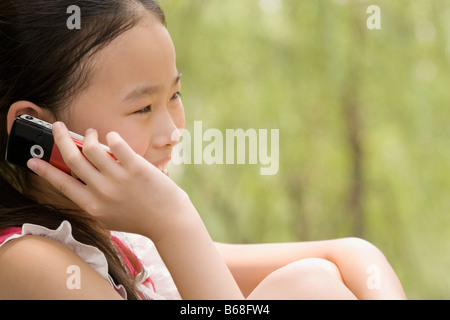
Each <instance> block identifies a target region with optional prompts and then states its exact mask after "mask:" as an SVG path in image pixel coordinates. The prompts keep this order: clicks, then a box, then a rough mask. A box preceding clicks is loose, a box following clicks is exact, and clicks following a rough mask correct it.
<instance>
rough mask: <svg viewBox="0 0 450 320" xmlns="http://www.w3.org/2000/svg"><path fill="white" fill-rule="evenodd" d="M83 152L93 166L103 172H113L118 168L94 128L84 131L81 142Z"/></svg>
mask: <svg viewBox="0 0 450 320" xmlns="http://www.w3.org/2000/svg"><path fill="white" fill-rule="evenodd" d="M83 154H84V156H85V157H86V158H87V159H88V160H89V161H90V162H91V163H92V164H93V165H94V167H96V168H97V169H98V170H100V171H101V172H103V173H113V172H114V171H115V170H117V168H118V165H117V161H116V160H115V159H113V157H112V156H111V154H109V153H108V152H107V151H106V150H105V149H104V146H102V145H101V144H100V142H99V141H98V133H97V131H96V130H94V129H88V130H87V131H86V134H85V138H84V142H83Z"/></svg>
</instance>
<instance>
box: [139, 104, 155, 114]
mask: <svg viewBox="0 0 450 320" xmlns="http://www.w3.org/2000/svg"><path fill="white" fill-rule="evenodd" d="M151 111H152V107H151V106H146V107H145V108H142V109H141V110H138V111H136V112H135V114H146V113H149V112H151Z"/></svg>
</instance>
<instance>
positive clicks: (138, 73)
mask: <svg viewBox="0 0 450 320" xmlns="http://www.w3.org/2000/svg"><path fill="white" fill-rule="evenodd" d="M177 74H178V71H177V68H176V57H175V48H174V46H173V43H172V40H171V38H170V35H169V33H168V31H167V29H166V28H165V26H164V25H163V24H162V23H161V22H159V20H157V19H156V18H155V17H153V16H151V15H149V16H148V17H146V18H144V19H143V20H142V21H141V22H140V23H139V24H138V25H136V26H135V27H133V28H132V29H130V30H128V31H126V32H125V33H123V34H121V35H120V36H119V37H117V38H116V39H115V40H114V41H113V42H111V43H110V44H109V45H108V46H107V47H105V48H104V49H102V50H101V51H100V52H98V54H97V55H96V56H95V57H94V59H93V61H92V76H91V79H90V87H91V89H92V90H101V91H102V92H104V93H107V94H114V95H117V94H119V93H123V92H127V91H129V90H131V89H133V88H136V87H139V86H161V85H164V84H165V83H166V82H170V84H172V82H173V78H174V77H176V76H177Z"/></svg>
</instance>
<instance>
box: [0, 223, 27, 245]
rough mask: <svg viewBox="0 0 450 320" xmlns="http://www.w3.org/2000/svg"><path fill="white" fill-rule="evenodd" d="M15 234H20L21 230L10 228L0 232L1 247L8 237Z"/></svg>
mask: <svg viewBox="0 0 450 320" xmlns="http://www.w3.org/2000/svg"><path fill="white" fill-rule="evenodd" d="M16 234H22V228H19V227H12V228H8V229H6V230H3V231H0V245H2V244H3V242H5V240H6V239H8V238H9V237H11V236H13V235H16Z"/></svg>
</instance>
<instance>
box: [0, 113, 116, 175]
mask: <svg viewBox="0 0 450 320" xmlns="http://www.w3.org/2000/svg"><path fill="white" fill-rule="evenodd" d="M69 133H70V136H71V138H72V140H73V141H74V142H75V144H76V146H77V147H78V148H79V149H80V150H82V149H83V141H84V137H83V136H81V135H79V134H76V133H73V132H69ZM102 147H103V148H104V149H105V150H106V151H107V152H108V153H109V154H110V155H111V156H112V157H113V158H114V156H113V155H112V154H111V151H110V150H109V148H108V147H107V146H104V145H102ZM31 158H38V159H42V160H44V161H46V162H49V163H50V164H51V165H53V166H54V167H56V168H58V169H60V170H61V171H63V172H65V173H67V174H72V170H71V169H70V168H69V167H68V166H67V165H66V163H65V162H64V160H63V157H62V156H61V152H60V151H59V149H58V147H57V145H56V144H55V139H54V137H53V132H52V125H51V124H50V123H48V122H45V121H43V120H40V119H37V118H35V117H32V116H30V115H26V114H24V115H21V116H19V117H17V118H16V119H15V120H14V123H13V125H12V128H11V133H10V135H9V139H8V144H7V149H6V161H8V162H9V163H12V164H14V165H18V166H21V167H23V168H27V169H28V167H27V162H28V160H30V159H31ZM72 175H73V174H72Z"/></svg>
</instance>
